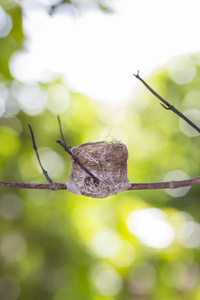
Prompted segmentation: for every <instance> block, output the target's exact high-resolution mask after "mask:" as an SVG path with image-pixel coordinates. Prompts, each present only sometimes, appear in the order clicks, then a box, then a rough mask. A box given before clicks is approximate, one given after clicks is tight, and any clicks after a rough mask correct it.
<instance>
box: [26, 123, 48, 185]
mask: <svg viewBox="0 0 200 300" xmlns="http://www.w3.org/2000/svg"><path fill="white" fill-rule="evenodd" d="M27 125H28V127H29V129H30V132H31V138H32V142H33V149H34V150H35V153H36V155H37V159H38V162H39V164H40V167H41V169H42V172H43V174H44V176H45V177H46V179H47V181H48V182H49V183H52V182H53V181H52V180H51V178H50V177H49V175H48V173H47V171H46V170H45V169H44V168H43V165H42V163H41V161H40V157H39V154H38V149H37V146H36V142H35V137H34V134H33V130H32V127H31V125H30V124H27Z"/></svg>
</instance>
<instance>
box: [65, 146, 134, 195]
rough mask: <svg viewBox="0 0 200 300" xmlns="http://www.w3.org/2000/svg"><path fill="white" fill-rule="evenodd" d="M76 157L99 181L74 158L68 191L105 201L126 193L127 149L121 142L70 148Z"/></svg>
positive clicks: (127, 184) (127, 183)
mask: <svg viewBox="0 0 200 300" xmlns="http://www.w3.org/2000/svg"><path fill="white" fill-rule="evenodd" d="M71 151H72V153H73V154H74V156H75V157H76V158H77V159H78V160H79V161H80V162H81V163H82V164H83V165H84V166H85V167H86V168H87V169H88V170H89V171H90V172H92V174H93V175H94V176H96V177H97V178H98V179H99V182H98V183H97V182H95V181H94V180H93V179H92V178H91V177H90V176H89V175H88V174H87V173H86V172H85V171H84V170H82V169H81V168H80V166H79V165H78V164H77V163H75V162H74V160H73V158H71V173H70V176H69V182H68V183H67V189H68V190H69V191H70V192H72V193H74V194H78V195H84V196H88V197H93V198H106V197H108V196H110V195H115V194H118V193H120V192H123V191H125V190H127V189H128V188H129V187H130V186H131V185H130V183H129V181H128V178H127V159H128V150H127V147H126V145H124V144H122V143H120V142H113V143H107V142H96V143H90V142H89V143H85V144H82V145H80V146H77V147H74V148H72V149H71Z"/></svg>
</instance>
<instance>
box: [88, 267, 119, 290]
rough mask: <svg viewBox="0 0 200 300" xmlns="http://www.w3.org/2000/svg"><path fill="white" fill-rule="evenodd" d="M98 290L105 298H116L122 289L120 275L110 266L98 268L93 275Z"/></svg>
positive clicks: (93, 281) (92, 278)
mask: <svg viewBox="0 0 200 300" xmlns="http://www.w3.org/2000/svg"><path fill="white" fill-rule="evenodd" d="M91 280H92V283H93V284H94V286H95V287H96V289H97V290H98V291H99V292H100V293H101V294H102V295H104V296H114V295H116V294H118V293H119V291H120V290H121V288H122V280H121V277H120V275H119V274H118V273H117V272H116V271H115V269H114V268H112V267H111V266H110V267H109V265H106V264H105V265H100V266H96V267H95V268H94V270H93V271H92V274H91Z"/></svg>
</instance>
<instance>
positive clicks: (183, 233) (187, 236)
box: [177, 221, 200, 248]
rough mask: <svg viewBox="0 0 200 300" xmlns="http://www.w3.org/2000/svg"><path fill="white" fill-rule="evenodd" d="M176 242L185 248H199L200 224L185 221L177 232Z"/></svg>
mask: <svg viewBox="0 0 200 300" xmlns="http://www.w3.org/2000/svg"><path fill="white" fill-rule="evenodd" d="M177 236H178V240H179V242H180V244H182V245H183V246H184V247H186V248H197V247H199V246H200V224H198V223H196V222H194V221H186V222H184V223H183V224H182V226H181V227H180V229H179V231H178V234H177Z"/></svg>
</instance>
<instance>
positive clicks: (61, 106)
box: [46, 84, 71, 114]
mask: <svg viewBox="0 0 200 300" xmlns="http://www.w3.org/2000/svg"><path fill="white" fill-rule="evenodd" d="M47 93H48V99H47V101H46V106H47V108H48V109H49V110H50V111H51V112H52V113H54V114H61V113H63V112H65V111H66V109H67V108H68V106H69V104H70V102H71V97H70V94H69V92H68V90H67V89H66V88H65V87H64V86H62V85H61V84H53V85H51V86H49V87H48V89H47Z"/></svg>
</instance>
